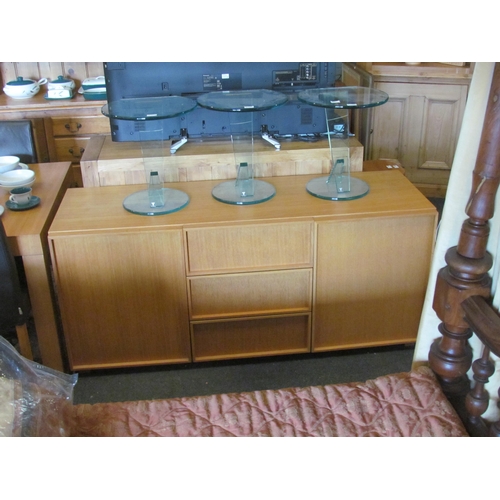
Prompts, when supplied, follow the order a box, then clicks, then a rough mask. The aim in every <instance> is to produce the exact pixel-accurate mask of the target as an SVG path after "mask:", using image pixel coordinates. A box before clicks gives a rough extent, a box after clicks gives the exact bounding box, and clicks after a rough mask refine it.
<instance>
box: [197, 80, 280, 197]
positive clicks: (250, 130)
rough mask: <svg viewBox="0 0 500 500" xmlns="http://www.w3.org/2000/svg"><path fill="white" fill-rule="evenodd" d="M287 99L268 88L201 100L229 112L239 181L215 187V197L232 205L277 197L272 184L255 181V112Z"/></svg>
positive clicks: (218, 94) (211, 94)
mask: <svg viewBox="0 0 500 500" xmlns="http://www.w3.org/2000/svg"><path fill="white" fill-rule="evenodd" d="M287 100H288V97H287V96H286V95H285V94H282V93H281V92H275V91H273V90H266V89H257V90H230V91H219V92H209V93H207V94H203V95H202V96H200V97H198V104H199V105H200V106H202V107H204V108H207V109H211V110H213V111H221V112H227V113H229V123H230V128H231V142H232V144H233V153H234V159H235V168H236V179H235V180H230V181H224V182H221V183H220V184H217V186H215V187H214V189H213V190H212V196H213V197H214V198H215V199H216V200H218V201H220V202H222V203H229V204H232V205H252V204H256V203H262V202H264V201H267V200H270V199H271V198H272V197H273V196H274V195H275V194H276V189H275V188H274V186H273V185H272V184H270V183H269V182H266V181H262V180H258V179H255V178H254V162H253V146H254V123H253V122H254V120H253V118H254V116H253V113H254V112H256V111H264V110H268V109H272V108H275V107H277V106H281V105H282V104H285V103H286V102H287Z"/></svg>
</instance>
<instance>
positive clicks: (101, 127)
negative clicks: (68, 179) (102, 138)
mask: <svg viewBox="0 0 500 500" xmlns="http://www.w3.org/2000/svg"><path fill="white" fill-rule="evenodd" d="M78 113H79V110H74V114H72V116H65V117H50V118H47V119H46V120H45V128H46V131H47V135H48V136H49V137H50V138H51V140H49V145H50V155H51V157H53V158H58V159H59V161H62V160H65V161H71V162H72V163H73V165H74V167H75V171H74V173H75V180H76V184H77V185H78V186H80V187H82V186H83V179H82V173H81V167H80V161H81V159H82V156H83V153H84V152H85V149H86V148H87V145H88V143H89V141H90V139H91V137H93V136H95V135H102V134H109V131H110V129H109V119H108V118H106V117H105V116H104V115H102V114H99V115H91V116H78Z"/></svg>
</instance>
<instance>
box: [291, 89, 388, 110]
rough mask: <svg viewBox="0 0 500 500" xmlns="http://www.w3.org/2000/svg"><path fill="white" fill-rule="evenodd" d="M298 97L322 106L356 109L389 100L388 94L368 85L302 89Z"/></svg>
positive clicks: (311, 103) (373, 105)
mask: <svg viewBox="0 0 500 500" xmlns="http://www.w3.org/2000/svg"><path fill="white" fill-rule="evenodd" d="M298 99H299V100H300V101H302V102H305V103H307V104H310V105H312V106H318V107H322V108H334V109H345V108H350V109H357V108H373V107H375V106H380V105H381V104H384V103H385V102H387V101H388V100H389V95H388V94H386V93H385V92H382V91H381V90H377V89H373V88H370V87H332V88H325V89H308V90H304V91H302V92H299V95H298Z"/></svg>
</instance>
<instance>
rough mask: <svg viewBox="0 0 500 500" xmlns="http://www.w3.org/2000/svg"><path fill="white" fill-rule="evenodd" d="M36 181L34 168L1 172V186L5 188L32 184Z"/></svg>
mask: <svg viewBox="0 0 500 500" xmlns="http://www.w3.org/2000/svg"><path fill="white" fill-rule="evenodd" d="M34 182H35V172H33V170H26V169H23V170H10V171H9V172H5V173H3V174H0V186H2V187H4V188H14V187H21V186H27V185H30V186H31V185H33V183H34Z"/></svg>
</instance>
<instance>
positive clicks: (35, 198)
mask: <svg viewBox="0 0 500 500" xmlns="http://www.w3.org/2000/svg"><path fill="white" fill-rule="evenodd" d="M39 204H40V198H39V197H38V196H32V197H31V200H30V201H29V203H26V205H18V204H17V203H14V202H13V201H10V200H7V201H6V202H5V205H6V206H7V208H8V209H9V210H13V211H14V212H20V211H22V210H30V209H31V208H35V207H36V206H38V205H39Z"/></svg>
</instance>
